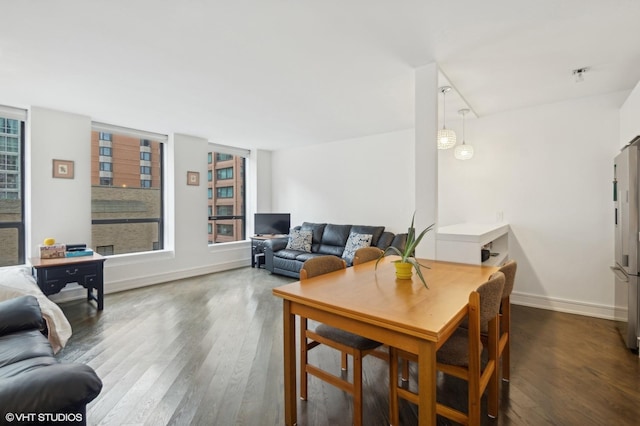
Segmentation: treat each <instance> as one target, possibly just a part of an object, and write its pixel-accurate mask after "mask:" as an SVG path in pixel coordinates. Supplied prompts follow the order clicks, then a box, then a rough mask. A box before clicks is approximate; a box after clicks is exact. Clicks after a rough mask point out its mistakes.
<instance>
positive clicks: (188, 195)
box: [27, 107, 271, 309]
mask: <svg viewBox="0 0 640 426" xmlns="http://www.w3.org/2000/svg"><path fill="white" fill-rule="evenodd" d="M114 124H117V123H114ZM28 126H29V128H28V131H27V150H28V152H29V154H28V156H27V157H28V163H27V190H28V193H29V194H30V195H29V197H28V200H29V201H28V205H27V228H28V229H29V232H28V235H27V253H28V257H29V256H37V255H38V244H40V243H41V242H42V241H43V239H44V238H45V237H54V238H56V239H57V240H58V241H59V242H67V243H68V242H74V243H79V242H86V243H90V242H91V183H90V182H91V167H90V159H91V118H90V117H87V116H80V115H76V114H69V113H65V112H61V111H53V110H49V109H45V108H39V107H32V108H31V109H30V115H29V119H28ZM143 130H149V129H143ZM151 130H153V129H151ZM207 145H208V142H207V140H205V139H202V138H197V137H192V136H187V135H172V136H170V138H169V142H168V143H167V155H166V157H165V160H166V164H165V166H166V169H165V171H166V173H165V186H166V188H167V193H166V198H165V204H166V217H165V222H166V223H167V228H166V238H167V246H166V247H165V250H162V251H155V252H148V253H138V254H129V255H116V256H110V257H108V259H107V261H106V262H105V291H106V292H107V293H109V292H113V291H120V290H125V289H129V288H135V287H140V286H144V285H150V284H156V283H161V282H166V281H170V280H174V279H178V278H184V277H189V276H194V275H200V274H205V273H210V272H216V271H221V270H226V269H231V268H236V267H240V266H246V265H249V263H250V245H249V242H248V241H240V242H236V243H229V244H223V245H215V246H211V247H210V246H209V245H208V243H207V186H206V184H205V182H206V176H207V152H208V146H207ZM54 158H55V159H63V160H72V161H74V163H75V177H74V179H54V178H52V159H54ZM247 163H248V166H247V168H248V169H253V168H254V167H255V161H254V160H253V159H251V158H250V159H249V160H248V162H247ZM187 171H199V172H200V182H201V184H200V186H189V185H187V184H186V179H187ZM250 176H251V178H252V179H254V180H255V179H257V176H258V174H257V173H255V172H254V173H252V174H251V173H250ZM268 189H269V188H268V186H267V187H265V188H263V193H261V194H260V196H263V197H266V198H267V199H270V198H271V194H270V193H268ZM257 197H258V194H257V193H256V191H253V192H252V194H251V195H249V194H247V205H248V208H253V206H255V205H256V204H257ZM248 211H249V210H248ZM76 297H83V289H80V288H77V286H76V288H74V287H73V286H67V287H65V288H64V289H63V290H62V292H61V293H60V294H58V295H55V296H54V297H53V298H54V299H57V300H66V299H70V298H76ZM107 309H108V307H107Z"/></svg>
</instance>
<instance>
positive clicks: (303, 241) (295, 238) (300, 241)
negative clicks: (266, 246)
mask: <svg viewBox="0 0 640 426" xmlns="http://www.w3.org/2000/svg"><path fill="white" fill-rule="evenodd" d="M312 237H313V232H312V231H299V230H295V229H292V230H291V231H290V232H289V241H288V242H287V249H288V250H299V251H306V252H307V253H311V238H312Z"/></svg>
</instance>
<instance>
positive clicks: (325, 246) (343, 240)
mask: <svg viewBox="0 0 640 426" xmlns="http://www.w3.org/2000/svg"><path fill="white" fill-rule="evenodd" d="M350 231H351V225H334V224H331V223H330V224H327V226H326V227H325V228H324V234H322V242H321V243H320V247H318V250H317V252H318V253H322V254H331V255H334V256H338V257H340V256H342V252H343V251H344V246H345V245H347V239H349V232H350Z"/></svg>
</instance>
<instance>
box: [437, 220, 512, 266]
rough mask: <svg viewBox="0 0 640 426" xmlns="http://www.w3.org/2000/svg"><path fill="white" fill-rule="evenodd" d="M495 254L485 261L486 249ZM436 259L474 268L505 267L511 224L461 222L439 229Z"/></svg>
mask: <svg viewBox="0 0 640 426" xmlns="http://www.w3.org/2000/svg"><path fill="white" fill-rule="evenodd" d="M483 247H487V248H489V251H490V252H491V256H489V259H487V260H486V261H484V262H482V248H483ZM436 258H437V259H438V260H444V261H447V262H459V263H471V264H474V265H490V266H498V265H501V264H502V263H503V262H504V261H505V260H507V259H508V258H509V224H506V223H494V224H490V225H487V224H478V223H460V224H457V225H449V226H443V227H440V228H438V232H437V235H436Z"/></svg>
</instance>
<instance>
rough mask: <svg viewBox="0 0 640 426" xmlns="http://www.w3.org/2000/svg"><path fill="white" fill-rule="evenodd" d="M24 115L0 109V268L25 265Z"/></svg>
mask: <svg viewBox="0 0 640 426" xmlns="http://www.w3.org/2000/svg"><path fill="white" fill-rule="evenodd" d="M26 116H27V114H26V111H24V110H19V109H14V108H9V107H3V106H0V241H1V243H0V266H10V265H20V264H23V263H25V223H24V185H23V184H22V182H24V154H23V153H24V129H25V120H26Z"/></svg>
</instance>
